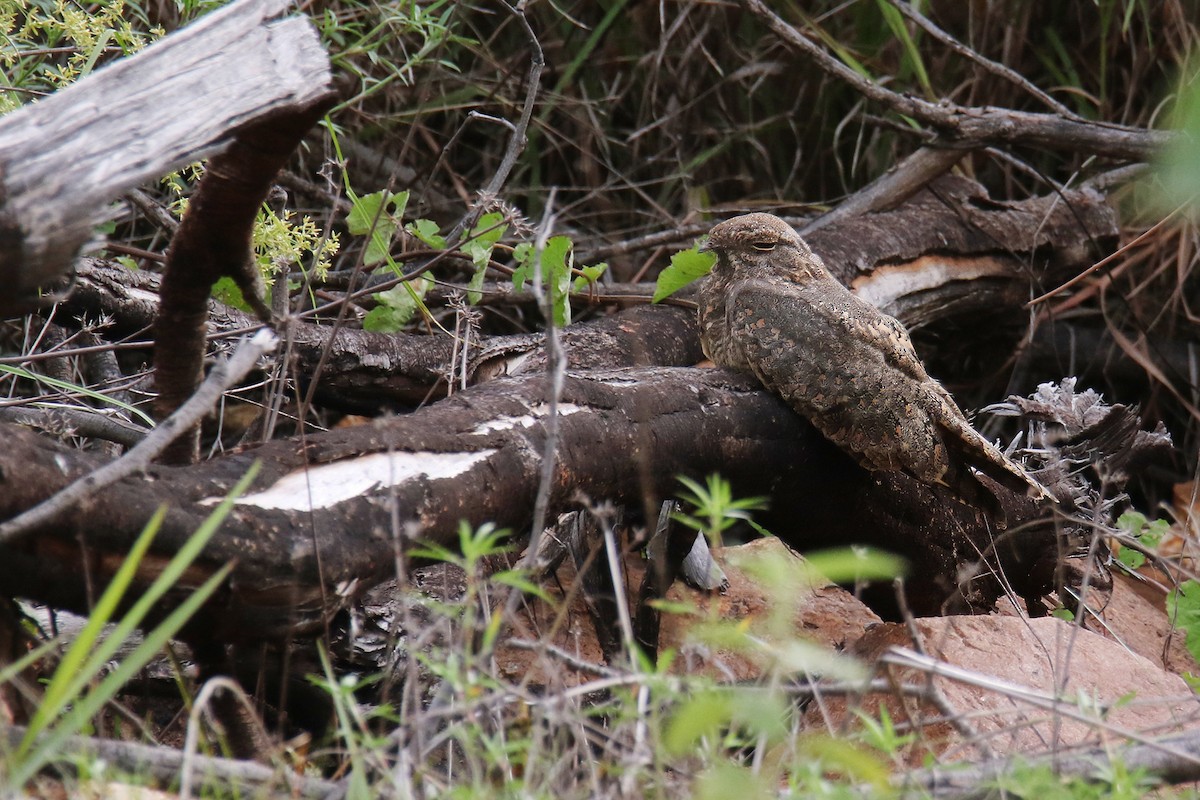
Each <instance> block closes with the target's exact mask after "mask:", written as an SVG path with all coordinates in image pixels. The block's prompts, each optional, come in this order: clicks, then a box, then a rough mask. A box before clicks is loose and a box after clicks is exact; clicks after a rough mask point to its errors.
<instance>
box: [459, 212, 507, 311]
mask: <svg viewBox="0 0 1200 800" xmlns="http://www.w3.org/2000/svg"><path fill="white" fill-rule="evenodd" d="M507 230H508V224H507V223H505V222H504V215H503V214H502V213H500V212H499V211H493V212H491V213H489V214H484V215H483V216H482V217H480V218H479V222H478V223H476V225H475V228H474V230H472V232H471V237H470V238H469V239H467V241H465V242H463V244H462V247H461V248H460V249H461V250H462V251H463V252H464V253H466V254H467V255H469V256H470V257H471V263H472V264H474V265H475V273H474V274H473V275H472V276H471V280H470V282H469V283H468V284H467V302H469V303H470V304H471V305H475V304H477V303H478V302H479V299H480V298H481V297H483V294H482V292H480V291H479V290H480V289H481V288H483V279H484V278H485V277H486V275H487V268H488V263H489V262H490V261H491V259H492V249H493V248H494V247H495V246H496V242H498V241H500V237H501V236H503V235H504V232H505V231H507Z"/></svg>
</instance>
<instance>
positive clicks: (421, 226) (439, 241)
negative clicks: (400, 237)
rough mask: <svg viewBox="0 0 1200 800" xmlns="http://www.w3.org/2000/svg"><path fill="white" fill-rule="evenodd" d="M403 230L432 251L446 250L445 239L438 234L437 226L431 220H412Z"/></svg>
mask: <svg viewBox="0 0 1200 800" xmlns="http://www.w3.org/2000/svg"><path fill="white" fill-rule="evenodd" d="M404 229H405V230H407V231H408V232H409V233H411V234H412V235H413V236H415V237H417V238H418V239H420V240H421V241H422V242H424V243H425V244H427V245H429V247H430V248H431V249H433V250H445V249H446V237H445V236H442V235H441V234H440V233H438V224H437V223H436V222H434V221H433V220H431V219H418V220H413V221H412V222H410V223H408V225H406V226H404Z"/></svg>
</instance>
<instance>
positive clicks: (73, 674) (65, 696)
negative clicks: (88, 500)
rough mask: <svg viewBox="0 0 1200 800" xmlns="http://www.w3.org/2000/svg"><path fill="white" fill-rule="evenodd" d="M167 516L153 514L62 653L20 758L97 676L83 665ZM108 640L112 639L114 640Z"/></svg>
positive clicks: (159, 513) (160, 509) (23, 745)
mask: <svg viewBox="0 0 1200 800" xmlns="http://www.w3.org/2000/svg"><path fill="white" fill-rule="evenodd" d="M165 515H166V507H160V508H159V509H158V510H157V511H155V512H154V516H152V517H151V518H150V521H149V522H147V523H146V526H145V527H144V528H143V529H142V532H141V534H139V535H138V538H137V540H136V541H135V542H134V543H133V547H131V548H130V549H129V555H127V556H126V557H125V560H124V561H123V562H122V563H121V567H120V569H118V570H117V573H116V574H115V575H113V578H112V580H111V581H110V582H109V584H108V588H107V589H105V590H104V594H102V595H101V596H100V599H99V601H97V603H96V607H95V608H94V609H92V613H91V614H89V615H88V620H87V623H86V624H85V625H84V626H83V628H82V629H81V630H80V631H79V635H78V636H77V637H76V638H75V641H74V642H72V643H71V646H70V647H69V648H68V649H67V652H66V653H64V654H63V657H62V661H60V662H59V664H58V668H57V669H55V671H54V676H53V677H52V678H51V679H50V683H49V684H48V685H47V686H46V692H45V694H44V695H43V697H42V702H41V703H39V704H38V707H37V710H36V711H35V712H34V714H33V718H32V719H31V720H30V722H29V728H28V730H27V732H26V734H25V738H24V739H23V740H22V741H21V746H20V747H19V748H18V749H17V758H18V759H19V758H22V757H23V756H24V755H25V754H26V753H27V752H28V751H29V747H30V746H31V745H32V743H33V740H34V739H36V738H37V736H38V735H39V734H40V733H41V732H42V731H43V730H44V729H45V728H46V726H47V725H48V724H49V722H50V720H52V719H54V718H55V717H57V716H58V715H59V713H60V712H61V711H62V709H63V707H64V706H66V705H67V704H68V703H69V702H70V700H71V698H72V697H74V695H75V694H76V693H78V691H79V689H80V687H81V686H82V685H83V684H85V683H87V681H89V680H91V677H92V675H94V674H95V673H94V672H93V671H89V670H87V669H85V668H84V664H85V662H86V661H87V660H88V656H89V654H92V653H95V652H98V651H97V650H96V649H95V645H96V642H97V641H98V640H99V639H100V635H101V633H103V631H104V626H105V625H106V624H108V621H109V620H110V619H111V618H112V615H113V614H114V613H115V612H116V609H117V606H118V605H119V604H120V602H121V597H122V596H124V594H125V590H126V589H128V588H129V585H130V583H132V582H133V577H134V575H135V573H136V572H137V567H138V564H140V563H141V561H142V557H143V556H144V555H145V554H146V550H147V549H148V548H149V547H150V543H151V542H152V541H154V537H155V535H156V534H157V533H158V530H159V528H160V527H161V526H162V521H163V517H164V516H165ZM109 638H110V639H111V638H112V637H109ZM102 649H103V648H102ZM106 657H107V656H106ZM101 663H103V662H101Z"/></svg>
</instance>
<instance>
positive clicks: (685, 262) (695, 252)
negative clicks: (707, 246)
mask: <svg viewBox="0 0 1200 800" xmlns="http://www.w3.org/2000/svg"><path fill="white" fill-rule="evenodd" d="M716 263H717V256H716V254H714V253H702V252H700V250H699V249H698V248H697V247H694V246H693V247H691V248H690V249H688V250H680V251H679V252H678V253H676V254H675V255H673V256H671V265H670V266H669V267H667V268H666V269H664V270H663V271H662V272H661V273H659V276H658V282H657V283H656V284H655V286H654V299H653V300H651V301H650V302H652V303H659V302H662V301H663V300H664V299H666V298H668V297H670V296H671V295H673V294H675V293H676V292H678V291H679V290H680V289H682V288H683V287H685V286H687V285H688V284H689V283H691V282H692V281H694V280H696V279H697V278H702V277H704V276H705V275H707V274H708V273H709V272H711V271H712V268H713V265H714V264H716Z"/></svg>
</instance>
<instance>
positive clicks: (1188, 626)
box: [1167, 580, 1200, 659]
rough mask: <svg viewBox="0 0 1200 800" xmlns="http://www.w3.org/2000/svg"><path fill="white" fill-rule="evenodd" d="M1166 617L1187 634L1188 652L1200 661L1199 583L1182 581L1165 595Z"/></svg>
mask: <svg viewBox="0 0 1200 800" xmlns="http://www.w3.org/2000/svg"><path fill="white" fill-rule="evenodd" d="M1167 616H1168V617H1169V618H1170V619H1171V621H1172V623H1173V624H1174V625H1175V627H1177V628H1180V629H1182V630H1183V631H1184V632H1185V633H1186V634H1187V649H1188V652H1189V653H1191V654H1192V656H1193V657H1194V658H1196V659H1200V583H1197V582H1196V581H1194V580H1187V581H1184V582H1183V583H1181V584H1179V588H1177V589H1176V590H1175V591H1173V592H1171V593H1170V594H1169V595H1167Z"/></svg>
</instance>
